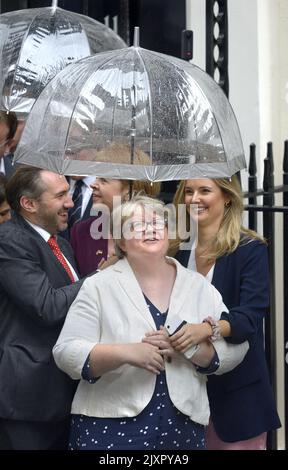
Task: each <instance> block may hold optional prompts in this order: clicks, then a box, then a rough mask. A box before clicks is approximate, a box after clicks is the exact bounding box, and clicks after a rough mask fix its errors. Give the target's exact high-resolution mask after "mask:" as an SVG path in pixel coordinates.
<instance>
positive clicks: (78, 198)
mask: <svg viewBox="0 0 288 470" xmlns="http://www.w3.org/2000/svg"><path fill="white" fill-rule="evenodd" d="M83 184H84V183H83V181H82V180H78V181H76V183H75V186H74V192H73V196H72V201H73V202H74V207H72V208H71V209H69V211H68V227H69V229H71V228H72V227H73V225H74V224H76V222H79V221H80V220H81V209H82V202H83V196H82V186H83Z"/></svg>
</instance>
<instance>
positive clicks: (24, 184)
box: [6, 165, 46, 214]
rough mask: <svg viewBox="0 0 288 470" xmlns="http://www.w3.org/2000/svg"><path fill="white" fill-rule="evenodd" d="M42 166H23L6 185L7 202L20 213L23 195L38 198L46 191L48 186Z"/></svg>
mask: <svg viewBox="0 0 288 470" xmlns="http://www.w3.org/2000/svg"><path fill="white" fill-rule="evenodd" d="M42 171H43V170H42V169H41V168H36V167H34V166H26V165H25V166H24V165H23V166H21V167H19V168H17V170H16V171H15V173H14V174H13V175H12V176H11V178H10V180H9V181H8V183H7V186H6V197H7V202H8V204H9V205H10V207H11V208H12V209H13V211H14V212H16V213H17V214H19V213H20V210H21V205H20V199H21V197H22V196H26V197H29V198H31V199H38V198H39V197H40V196H41V194H42V193H43V192H44V191H45V189H46V186H45V184H44V183H43V180H42V178H41V172H42Z"/></svg>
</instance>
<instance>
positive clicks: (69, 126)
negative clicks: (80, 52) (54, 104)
mask: <svg viewBox="0 0 288 470" xmlns="http://www.w3.org/2000/svg"><path fill="white" fill-rule="evenodd" d="M111 52H114V51H111ZM92 57H93V56H92ZM82 60H83V59H82ZM110 60H111V57H110V55H109V57H108V58H107V59H106V60H105V61H104V62H102V64H101V66H100V67H99V68H98V69H97V70H96V71H95V72H94V74H93V75H95V73H97V72H98V70H101V69H102V68H103V67H104V66H105V65H106V64H107V63H108V62H109V61H110ZM76 64H77V62H76ZM71 65H72V64H71ZM93 75H92V76H93ZM90 78H91V76H90V77H89V79H90ZM86 83H87V81H86V82H85V83H84V84H83V86H82V87H81V90H80V92H79V95H78V98H77V100H76V101H75V103H74V106H73V109H72V112H71V116H70V119H69V124H68V126H67V133H66V137H65V143H64V148H65V149H66V145H67V141H68V136H69V133H70V128H71V123H72V119H73V114H74V111H75V108H76V106H77V104H78V102H79V100H80V96H81V91H82V90H83V88H84V86H86Z"/></svg>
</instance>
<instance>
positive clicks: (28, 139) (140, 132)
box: [15, 46, 245, 181]
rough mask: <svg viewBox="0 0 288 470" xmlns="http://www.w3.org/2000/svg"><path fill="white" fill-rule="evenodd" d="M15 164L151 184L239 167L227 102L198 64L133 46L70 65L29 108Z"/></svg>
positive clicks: (240, 154)
mask: <svg viewBox="0 0 288 470" xmlns="http://www.w3.org/2000/svg"><path fill="white" fill-rule="evenodd" d="M15 161H16V162H20V163H21V162H22V163H26V164H30V165H36V166H39V167H41V168H45V169H49V170H52V171H55V172H58V173H63V174H67V175H95V174H96V175H98V176H105V177H107V178H125V179H139V180H150V181H164V180H177V179H187V178H200V177H210V178H216V177H230V176H231V175H232V174H234V173H235V172H237V171H238V170H240V169H242V168H245V157H244V152H243V146H242V142H241V136H240V133H239V129H238V125H237V121H236V118H235V116H234V113H233V111H232V108H231V105H230V104H229V102H228V100H227V98H226V96H225V94H224V93H223V91H222V90H221V88H220V87H219V85H217V83H216V82H215V81H214V80H213V79H212V78H211V77H210V76H209V75H207V74H206V73H205V72H203V71H202V70H201V69H199V68H198V67H196V66H194V65H192V64H190V63H188V62H185V61H183V60H180V59H176V58H174V57H170V56H167V55H164V54H159V53H156V52H152V51H149V50H145V49H142V48H140V47H134V46H133V47H130V48H126V49H121V50H119V51H111V52H105V53H101V54H97V55H95V56H92V57H88V58H86V59H82V60H80V61H78V62H77V63H74V64H72V65H69V66H68V67H67V68H66V69H64V70H63V71H62V72H60V73H59V74H58V75H57V76H56V77H55V78H54V79H52V80H51V82H50V83H49V84H48V85H47V87H46V88H45V90H44V91H43V92H42V94H41V95H40V97H39V98H38V100H37V102H36V103H35V105H34V107H33V109H32V111H31V113H30V115H29V118H28V120H27V123H26V126H25V129H24V133H23V135H22V139H21V141H20V144H19V146H18V149H17V152H16V155H15Z"/></svg>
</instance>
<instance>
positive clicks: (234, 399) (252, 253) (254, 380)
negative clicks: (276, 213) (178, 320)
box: [177, 240, 281, 442]
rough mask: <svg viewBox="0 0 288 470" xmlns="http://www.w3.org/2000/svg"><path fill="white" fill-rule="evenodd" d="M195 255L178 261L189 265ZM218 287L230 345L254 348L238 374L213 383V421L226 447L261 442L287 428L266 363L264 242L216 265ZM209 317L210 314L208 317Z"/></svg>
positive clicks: (181, 255)
mask: <svg viewBox="0 0 288 470" xmlns="http://www.w3.org/2000/svg"><path fill="white" fill-rule="evenodd" d="M189 254H190V252H189V251H179V252H178V254H177V259H178V260H179V261H180V262H181V263H182V264H183V265H184V266H187V264H188V260H189ZM212 284H213V285H214V286H215V287H216V288H217V289H218V291H219V292H220V293H221V295H222V297H223V301H224V303H225V304H226V306H227V307H228V309H229V314H226V313H223V314H222V316H221V318H222V319H224V320H225V319H227V318H228V317H229V322H230V325H231V329H232V336H231V338H227V341H230V342H232V343H240V342H243V341H245V340H246V339H247V340H248V341H249V346H250V349H249V351H248V353H247V355H246V357H245V359H244V360H243V362H242V363H241V364H240V365H239V366H238V367H236V368H235V369H234V370H233V371H231V372H229V373H227V374H224V375H219V376H216V375H211V376H209V378H208V396H209V403H210V408H211V418H212V421H213V424H214V427H215V429H216V432H217V434H218V436H219V437H220V438H221V439H222V440H223V441H226V442H236V441H239V440H245V439H249V438H252V437H255V436H257V435H259V434H261V433H263V432H265V431H269V430H272V429H276V428H278V427H280V426H281V423H280V421H279V417H278V414H277V410H276V405H275V400H274V396H273V392H272V388H271V385H270V379H269V374H268V369H267V364H266V359H265V352H264V338H263V319H264V318H265V316H266V314H267V312H268V308H269V269H268V256H267V248H266V246H265V245H264V244H263V243H261V242H260V241H258V240H249V242H248V243H247V240H246V242H245V241H242V242H241V244H240V245H239V246H238V248H237V249H236V250H235V251H234V252H233V253H231V254H229V255H227V256H223V257H221V258H219V259H218V260H217V261H216V263H215V268H214V274H213V279H212ZM207 314H209V312H207Z"/></svg>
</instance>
